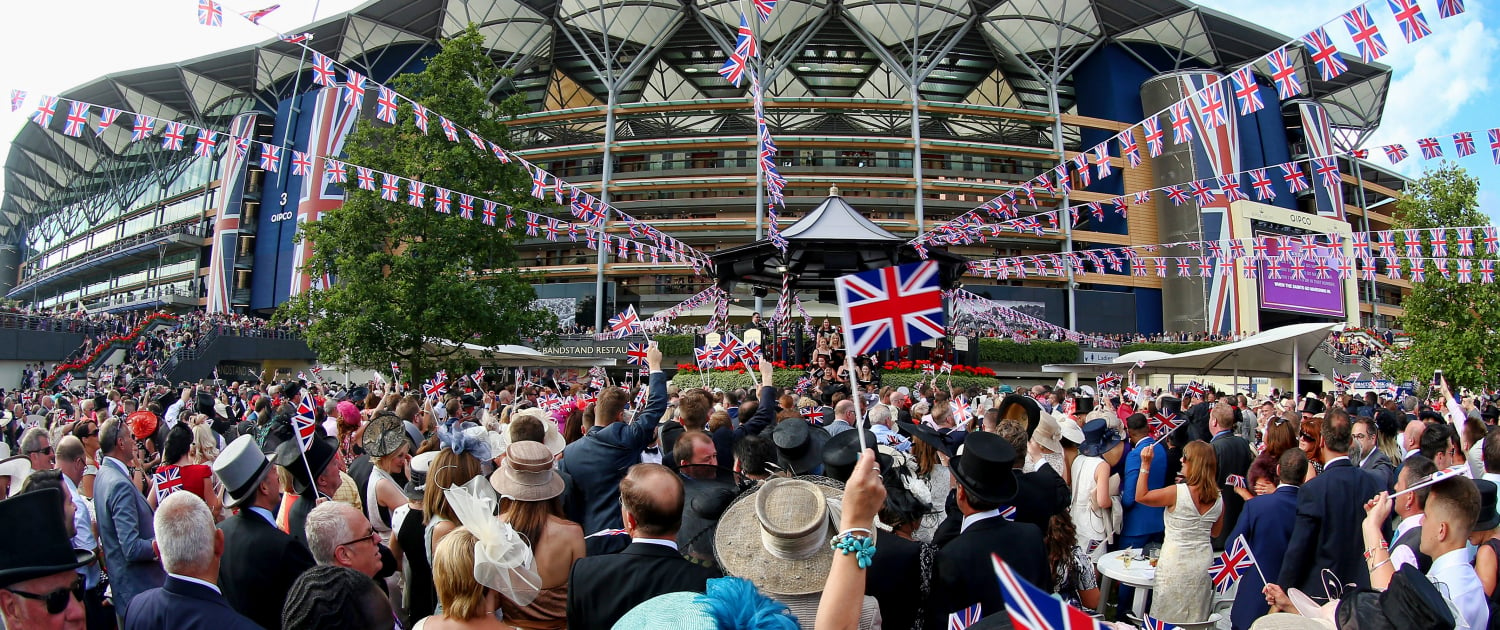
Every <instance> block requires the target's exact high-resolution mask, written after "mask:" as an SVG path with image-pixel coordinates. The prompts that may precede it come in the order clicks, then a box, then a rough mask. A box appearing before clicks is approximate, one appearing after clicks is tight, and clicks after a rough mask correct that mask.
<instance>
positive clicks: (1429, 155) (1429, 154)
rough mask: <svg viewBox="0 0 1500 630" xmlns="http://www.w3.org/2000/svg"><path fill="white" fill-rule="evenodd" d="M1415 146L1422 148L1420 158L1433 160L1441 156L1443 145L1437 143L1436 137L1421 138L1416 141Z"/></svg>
mask: <svg viewBox="0 0 1500 630" xmlns="http://www.w3.org/2000/svg"><path fill="white" fill-rule="evenodd" d="M1417 148H1420V149H1422V159H1424V160H1435V159H1437V158H1440V157H1443V145H1441V144H1439V143H1438V140H1437V138H1422V139H1421V140H1418V141H1417Z"/></svg>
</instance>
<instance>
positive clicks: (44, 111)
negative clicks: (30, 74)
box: [31, 96, 57, 127]
mask: <svg viewBox="0 0 1500 630" xmlns="http://www.w3.org/2000/svg"><path fill="white" fill-rule="evenodd" d="M56 114H57V97H56V96H43V97H42V99H41V102H40V103H38V104H37V108H36V111H35V112H32V114H31V122H34V123H36V124H38V125H41V126H42V127H46V126H47V125H50V124H52V117H53V116H55V115H56Z"/></svg>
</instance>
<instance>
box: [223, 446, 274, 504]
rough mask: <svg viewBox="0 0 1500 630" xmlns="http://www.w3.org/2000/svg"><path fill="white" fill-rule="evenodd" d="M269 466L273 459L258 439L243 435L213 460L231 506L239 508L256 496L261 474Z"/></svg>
mask: <svg viewBox="0 0 1500 630" xmlns="http://www.w3.org/2000/svg"><path fill="white" fill-rule="evenodd" d="M270 465H271V459H270V458H269V457H267V456H266V454H265V453H263V452H261V450H260V446H259V445H257V444H256V443H255V438H253V437H250V436H249V435H241V436H239V437H238V438H235V440H234V441H233V442H230V443H229V446H228V447H227V448H225V449H224V452H223V453H220V454H219V457H218V458H216V459H214V465H213V470H214V477H216V478H217V479H218V480H219V483H221V484H223V485H224V489H225V492H226V493H227V494H228V495H229V502H230V504H232V505H237V504H240V503H243V502H244V501H245V500H246V499H248V498H250V497H251V496H252V495H254V494H255V489H256V487H257V486H259V485H260V479H261V473H264V472H265V470H266V468H268V467H270Z"/></svg>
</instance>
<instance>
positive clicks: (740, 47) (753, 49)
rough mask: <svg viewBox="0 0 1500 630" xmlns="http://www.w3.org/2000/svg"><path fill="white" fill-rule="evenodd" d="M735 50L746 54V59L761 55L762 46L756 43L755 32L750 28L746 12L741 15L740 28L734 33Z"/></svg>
mask: <svg viewBox="0 0 1500 630" xmlns="http://www.w3.org/2000/svg"><path fill="white" fill-rule="evenodd" d="M734 51H735V52H737V53H740V54H741V55H744V57H745V59H751V58H754V57H759V56H760V47H759V46H757V45H756V43H755V32H754V31H752V30H750V24H749V23H748V22H746V21H745V16H744V14H741V15H740V29H739V31H737V32H736V33H735V35H734Z"/></svg>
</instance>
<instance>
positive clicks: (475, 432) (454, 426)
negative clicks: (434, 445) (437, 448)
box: [437, 420, 495, 462]
mask: <svg viewBox="0 0 1500 630" xmlns="http://www.w3.org/2000/svg"><path fill="white" fill-rule="evenodd" d="M484 433H485V430H484V427H481V426H479V425H477V424H474V423H472V422H458V421H457V420H451V421H449V422H447V423H445V424H443V425H441V426H439V427H438V430H437V435H438V443H440V444H442V445H443V448H446V449H448V450H450V451H453V452H454V453H456V454H460V455H461V454H464V453H468V454H469V455H471V456H473V457H474V458H475V459H478V460H479V461H481V462H487V461H490V460H491V459H494V458H495V456H494V453H491V452H490V443H489V440H486V439H485V438H484Z"/></svg>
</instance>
